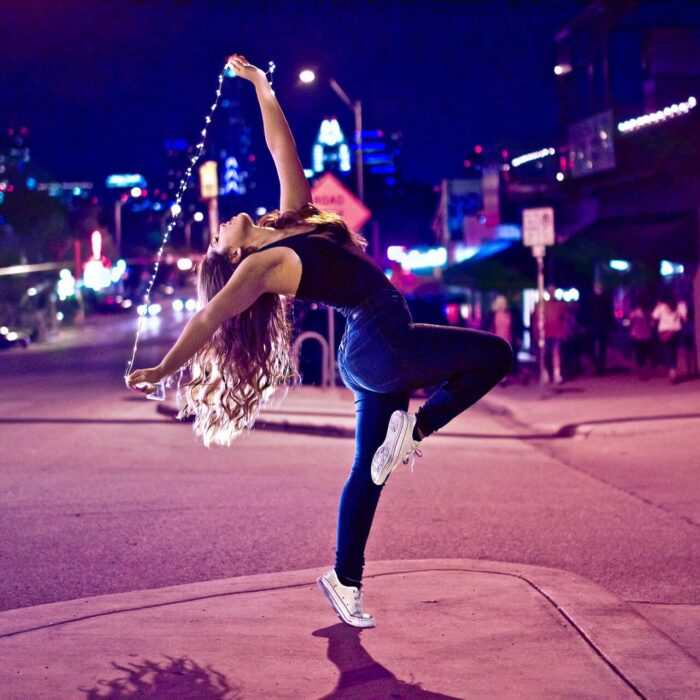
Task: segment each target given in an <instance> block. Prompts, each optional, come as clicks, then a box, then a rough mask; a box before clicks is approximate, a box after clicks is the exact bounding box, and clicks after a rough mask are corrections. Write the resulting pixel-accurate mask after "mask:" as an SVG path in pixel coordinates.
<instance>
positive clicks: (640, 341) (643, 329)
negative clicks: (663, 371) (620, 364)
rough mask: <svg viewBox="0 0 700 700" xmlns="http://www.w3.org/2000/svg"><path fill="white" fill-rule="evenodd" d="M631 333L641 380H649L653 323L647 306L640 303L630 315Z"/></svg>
mask: <svg viewBox="0 0 700 700" xmlns="http://www.w3.org/2000/svg"><path fill="white" fill-rule="evenodd" d="M629 322H630V325H629V332H630V340H631V341H632V348H633V350H634V357H635V361H636V364H637V371H638V372H639V378H640V379H642V380H644V379H648V378H649V375H648V373H647V371H646V365H647V361H650V357H651V341H652V322H651V315H650V313H649V309H648V308H647V305H646V304H645V303H643V302H642V301H641V300H640V301H638V302H637V303H636V304H635V305H634V308H633V309H632V311H630V315H629Z"/></svg>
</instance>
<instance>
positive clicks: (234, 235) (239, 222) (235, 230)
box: [211, 212, 255, 255]
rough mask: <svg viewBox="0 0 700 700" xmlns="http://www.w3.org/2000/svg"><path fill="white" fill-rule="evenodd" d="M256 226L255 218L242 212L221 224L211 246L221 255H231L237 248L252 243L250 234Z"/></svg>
mask: <svg viewBox="0 0 700 700" xmlns="http://www.w3.org/2000/svg"><path fill="white" fill-rule="evenodd" d="M254 228H255V224H254V223H253V220H252V219H251V218H250V216H248V214H246V213H245V212H242V213H241V214H237V215H236V216H234V217H233V218H231V219H229V220H228V221H226V222H225V223H223V224H221V226H219V231H218V233H217V234H216V236H214V237H213V238H212V241H211V247H212V248H213V249H214V250H215V251H216V252H217V253H220V254H221V255H230V253H231V252H232V251H234V250H236V249H237V248H243V247H245V246H247V245H250V234H251V233H252V231H253V229H254Z"/></svg>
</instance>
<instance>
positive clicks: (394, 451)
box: [371, 411, 423, 486]
mask: <svg viewBox="0 0 700 700" xmlns="http://www.w3.org/2000/svg"><path fill="white" fill-rule="evenodd" d="M415 425H416V417H415V416H412V415H410V414H408V413H406V411H394V412H393V413H392V414H391V419H390V420H389V429H388V430H387V433H386V438H385V439H384V442H383V443H382V445H381V447H379V449H377V451H376V452H375V453H374V457H373V458H372V470H371V471H372V481H373V482H374V483H375V484H376V485H377V486H381V485H382V484H383V483H384V482H385V481H386V480H387V477H388V476H389V474H391V472H393V471H394V469H396V467H398V466H399V464H400V463H401V462H403V463H404V464H408V462H409V461H410V462H411V471H413V463H414V461H415V458H416V456H418V457H422V456H423V453H422V452H421V451H420V450H419V449H418V441H416V440H414V439H413V428H414V427H415Z"/></svg>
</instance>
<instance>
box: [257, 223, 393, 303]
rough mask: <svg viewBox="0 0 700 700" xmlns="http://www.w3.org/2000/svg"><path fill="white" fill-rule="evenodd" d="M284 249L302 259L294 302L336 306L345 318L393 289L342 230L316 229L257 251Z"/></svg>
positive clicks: (380, 270) (365, 254)
mask: <svg viewBox="0 0 700 700" xmlns="http://www.w3.org/2000/svg"><path fill="white" fill-rule="evenodd" d="M279 246H283V247H285V248H291V249H292V250H293V251H294V252H296V254H297V255H298V256H299V259H300V260H301V280H300V281H299V288H298V289H297V293H296V295H295V298H296V299H304V300H307V301H317V302H320V303H322V304H328V305H329V306H334V307H337V308H338V310H339V311H340V312H341V313H343V314H345V315H347V314H348V313H349V312H350V309H352V307H354V306H357V305H358V304H360V303H362V302H363V301H364V300H365V299H367V298H368V297H370V296H372V294H375V293H376V292H379V291H381V290H383V289H396V288H395V287H394V285H393V284H391V282H390V281H389V280H388V279H387V278H386V275H385V274H384V272H383V271H382V269H381V268H380V267H379V266H378V265H377V264H376V263H375V262H374V260H372V258H371V257H370V256H369V255H367V253H365V252H364V251H363V250H362V249H361V248H359V247H358V246H356V245H355V244H354V243H353V242H352V240H351V239H350V237H349V236H348V234H347V233H345V231H343V230H342V229H336V228H331V227H323V226H317V227H316V228H315V229H314V230H313V231H309V232H307V233H296V234H293V235H291V236H288V237H287V238H283V239H281V240H279V241H275V242H274V243H269V244H267V245H265V246H262V247H261V248H259V249H258V250H259V251H260V250H267V249H268V248H274V247H279Z"/></svg>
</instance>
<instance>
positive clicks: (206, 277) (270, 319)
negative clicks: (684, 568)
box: [127, 54, 512, 627]
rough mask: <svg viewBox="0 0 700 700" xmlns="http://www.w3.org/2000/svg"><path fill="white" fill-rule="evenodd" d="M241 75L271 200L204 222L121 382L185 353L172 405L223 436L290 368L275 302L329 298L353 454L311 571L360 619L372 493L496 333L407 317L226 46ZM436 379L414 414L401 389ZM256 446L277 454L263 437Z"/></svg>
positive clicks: (145, 384) (158, 374)
mask: <svg viewBox="0 0 700 700" xmlns="http://www.w3.org/2000/svg"><path fill="white" fill-rule="evenodd" d="M229 63H230V65H231V67H232V69H233V71H234V72H235V74H236V75H237V76H239V77H240V78H242V79H245V80H249V81H251V82H252V83H253V84H254V86H255V90H256V95H257V98H258V102H259V106H260V109H261V112H262V119H263V130H264V134H265V140H266V143H267V145H268V147H269V149H270V152H271V155H272V158H273V161H274V164H275V167H276V169H277V173H278V176H279V181H280V190H281V193H280V207H279V210H277V211H273V212H270V213H268V214H266V215H265V216H263V217H262V218H261V219H260V220H259V221H258V222H257V224H256V223H254V222H253V220H252V219H251V217H250V216H248V214H245V213H242V214H239V215H238V216H235V217H233V218H232V219H231V220H230V221H227V222H226V223H224V224H222V225H221V226H220V227H219V230H218V232H214V235H213V237H212V243H211V245H210V246H209V249H208V250H207V253H206V255H205V256H204V258H203V260H202V262H201V264H200V268H199V278H198V287H199V297H200V310H199V311H198V312H197V313H196V314H195V315H194V316H193V317H192V318H191V319H190V320H189V321H188V322H187V325H186V326H185V328H184V330H183V331H182V333H181V335H180V337H179V338H178V340H177V341H176V343H175V345H173V347H172V348H171V350H170V351H169V352H168V353H167V355H166V356H165V358H164V359H163V361H162V362H161V363H160V364H159V365H158V366H157V367H153V368H149V369H144V370H136V371H134V372H132V373H131V374H130V375H129V376H128V377H127V385H128V386H129V387H130V388H132V389H135V390H137V391H142V392H144V393H146V394H150V393H153V392H154V391H155V390H156V387H155V384H156V383H158V382H161V381H163V380H164V379H165V378H166V377H168V376H170V375H172V374H174V373H175V372H177V371H178V369H180V367H182V366H183V365H184V364H185V363H189V366H190V370H191V373H192V381H191V382H190V383H189V385H188V386H187V389H186V406H185V409H184V411H183V413H184V414H185V415H186V414H193V415H194V417H195V421H194V429H195V432H196V433H197V434H198V435H200V436H201V437H202V438H203V440H204V443H205V444H206V445H230V444H231V442H232V441H233V440H234V439H235V438H236V437H237V436H238V435H239V434H241V433H242V432H243V431H245V430H248V429H250V428H251V427H252V426H253V423H254V422H255V419H256V417H257V415H258V412H259V410H260V408H261V406H262V405H263V404H264V403H265V402H266V401H267V399H269V398H270V396H271V395H272V394H273V393H274V391H275V390H276V389H277V388H278V387H280V386H284V385H285V384H288V383H289V381H290V379H291V378H293V377H294V376H295V374H296V372H295V368H294V365H293V360H292V356H291V347H290V327H289V321H288V316H287V304H288V300H289V299H290V298H291V297H296V298H300V299H311V300H314V301H317V302H322V303H325V304H327V305H331V306H335V307H339V308H340V309H341V310H342V311H343V312H344V313H345V314H346V315H347V319H348V322H347V325H346V328H345V333H344V336H343V338H342V340H341V343H340V349H339V351H338V367H339V371H340V375H341V377H342V379H343V382H344V383H345V384H346V385H347V386H348V387H349V388H350V389H352V391H353V393H354V396H355V406H356V412H357V430H356V451H355V461H354V464H353V467H352V470H351V472H350V476H349V479H348V481H347V483H346V485H345V488H344V490H343V493H342V496H341V498H340V509H339V514H338V539H337V547H336V563H335V568H334V569H331V570H330V571H328V572H327V573H325V574H324V575H323V576H321V577H320V578H319V579H318V584H319V586H320V587H321V589H322V590H323V592H324V594H325V595H326V597H327V598H328V600H329V601H330V603H331V605H332V606H333V608H334V610H335V612H336V613H337V615H338V616H339V617H340V618H341V619H342V620H343V621H344V622H346V623H347V624H349V625H353V626H355V627H374V625H375V620H374V618H373V617H372V616H371V615H369V614H368V613H365V612H364V610H363V602H362V594H361V586H362V574H363V569H364V564H365V556H364V555H365V546H366V543H367V539H368V537H369V533H370V528H371V526H372V521H373V519H374V514H375V511H376V508H377V505H378V503H379V497H380V495H381V493H382V489H383V486H384V483H385V482H386V479H387V478H388V476H389V474H391V472H392V471H393V470H394V469H395V468H396V467H397V466H399V464H401V463H404V464H407V463H409V462H411V465H412V464H413V459H414V457H415V456H420V449H419V444H420V442H421V441H422V440H424V439H425V438H427V437H428V436H429V435H431V434H432V433H435V432H436V431H438V430H439V429H440V428H442V427H444V426H445V425H446V424H447V423H449V422H450V421H451V420H452V419H453V418H454V417H455V416H457V415H458V414H460V413H461V412H462V411H464V410H465V409H466V408H468V407H469V406H471V405H472V404H474V403H475V402H476V401H478V400H479V399H480V398H481V397H482V396H484V394H486V393H487V392H488V391H490V390H491V389H492V388H493V387H494V386H495V385H496V384H498V382H499V381H500V380H501V379H502V378H503V377H504V376H505V375H506V374H507V373H508V371H509V370H510V366H511V360H512V351H511V348H510V345H508V343H506V342H505V341H504V340H502V339H501V338H499V337H498V336H496V335H493V334H491V333H486V332H483V331H475V330H471V329H466V328H456V327H446V326H433V325H429V324H420V323H414V322H413V319H412V318H411V314H410V312H409V310H408V305H407V304H406V300H405V299H404V298H403V296H402V295H401V293H400V292H399V291H398V290H397V289H396V288H395V287H394V286H393V284H392V283H391V282H390V281H389V280H388V279H387V277H386V276H385V275H384V271H383V270H382V269H381V268H380V267H379V266H378V265H377V264H376V263H374V261H373V260H372V259H371V258H370V257H369V256H368V255H367V254H366V253H365V252H364V248H365V246H366V241H365V239H364V238H362V237H361V236H359V235H357V234H356V233H353V232H351V231H350V230H349V229H348V227H347V225H346V223H345V222H344V221H343V219H342V218H341V217H340V216H338V215H337V214H332V213H327V212H322V211H320V210H319V209H317V208H316V207H315V206H313V204H310V202H311V191H310V189H309V183H308V181H307V179H306V176H305V175H304V171H303V169H302V167H301V162H300V160H299V156H298V154H297V151H296V145H295V143H294V139H293V137H292V134H291V132H290V130H289V126H288V125H287V122H286V120H285V117H284V114H283V113H282V110H281V108H280V106H279V104H278V103H277V99H276V98H275V95H274V93H273V91H272V89H271V87H270V85H269V84H268V81H267V77H266V75H265V73H263V71H262V70H260V69H259V68H256V67H255V66H252V65H250V64H249V63H248V62H247V61H246V59H245V58H244V57H243V56H240V55H238V54H234V55H233V56H232V57H231V58H230V59H229ZM432 385H439V388H438V390H437V391H436V392H435V393H434V394H432V395H431V396H430V398H429V399H428V400H427V401H426V402H425V403H424V404H423V406H421V408H420V409H419V410H418V411H417V413H416V414H409V413H408V404H409V397H410V392H411V391H412V390H413V389H415V388H417V387H424V386H432ZM263 458H264V459H267V458H269V459H283V458H284V455H282V454H277V453H275V452H274V451H272V450H269V451H268V452H266V453H265V454H264V456H263Z"/></svg>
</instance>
